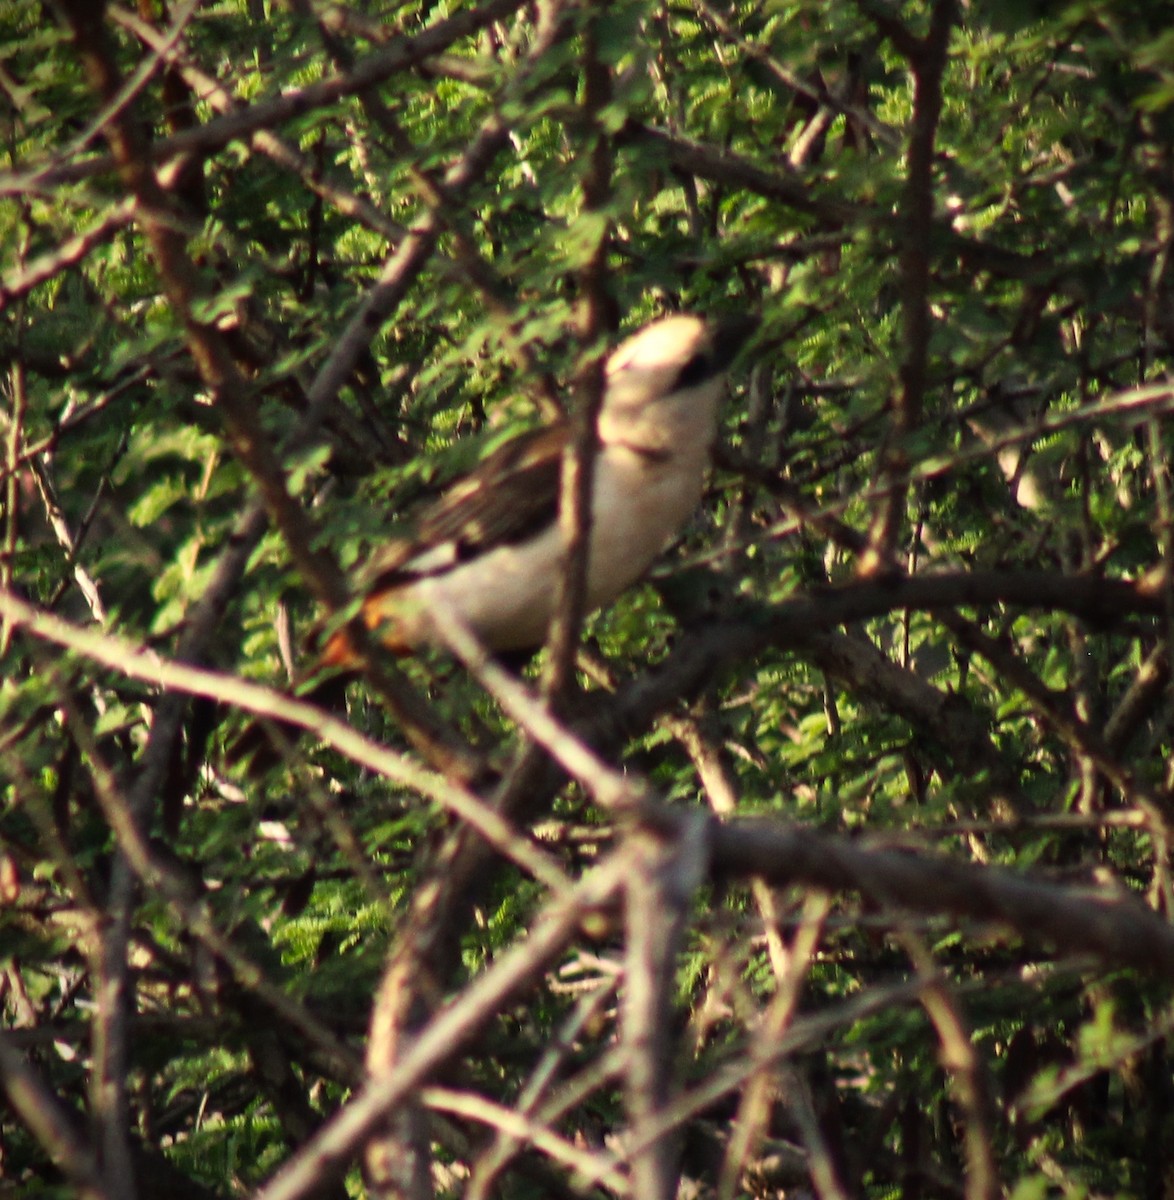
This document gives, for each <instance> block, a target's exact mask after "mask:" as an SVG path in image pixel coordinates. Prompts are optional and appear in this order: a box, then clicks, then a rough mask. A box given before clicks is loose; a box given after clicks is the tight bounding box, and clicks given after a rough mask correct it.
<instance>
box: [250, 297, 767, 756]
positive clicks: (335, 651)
mask: <svg viewBox="0 0 1174 1200" xmlns="http://www.w3.org/2000/svg"><path fill="white" fill-rule="evenodd" d="M756 327H757V321H756V320H754V319H752V318H750V317H747V316H738V317H728V318H724V319H712V318H706V317H702V316H698V315H695V314H692V313H674V314H671V315H668V316H663V317H661V318H659V319H656V320H653V321H652V322H650V323H649V324H646V325H644V326H643V327H642V328H641V329H639V330H637V331H636V332H635V333H633V334H631V335H630V336H629V337H627V338H626V339H625V340H624V341H623V342H621V343H620V345H619V346H618V347H617V348H616V349H615V350H613V351H612V352H611V354H610V355H609V356H608V358H607V360H606V363H605V368H604V387H603V395H602V399H601V403H600V406H599V411H598V417H597V422H596V432H597V435H598V444H597V449H596V454H595V458H594V463H593V474H592V478H591V504H590V513H591V520H590V533H589V538H588V546H587V553H586V571H585V585H584V611H585V612H592V611H594V610H596V609H598V608H602V607H604V606H605V605H608V604H610V603H611V602H612V601H613V600H615V599H616V597H618V596H619V595H620V594H621V593H622V592H623V591H625V590H626V589H627V588H629V587H630V586H631V585H632V584H634V583H635V582H636V581H637V580H638V579H639V578H640V577H641V576H642V575H643V574H644V573H645V571H646V570H647V569H648V568H649V566H650V565H651V564H652V562H653V561H654V560H655V559H656V557H657V556H658V555H659V554H660V553H661V551H662V550H664V549H665V547H666V546H667V545H668V543H669V542H671V541H672V540H673V538H674V537H675V536H676V535H677V534H678V533H679V532H680V529H681V527H682V526H683V525H684V523H685V522H686V521H687V520H688V518H689V517H690V515H691V514H692V513H693V511H694V510H695V509H696V507H697V504H698V502H699V501H700V499H701V493H702V488H703V486H704V480H705V472H706V469H707V467H708V464H709V456H710V451H711V448H712V445H713V442H714V440H715V438H716V434H717V421H718V412H719V408H720V404H721V400H722V397H723V395H724V391H725V383H726V375H727V371H728V369H729V367H730V366H731V364H732V363H733V361H734V359H735V358H736V357H737V355H738V353H739V351H740V350H741V348H742V346H743V345H744V343H745V342H746V340H747V338H748V337H749V336H750V334H751V333H752V332H753V330H754V329H755V328H756ZM572 437H573V429H572V425H571V423H570V421H568V420H566V419H562V420H559V421H557V422H555V423H554V424H551V425H548V426H546V427H544V428H539V429H536V430H532V431H529V432H527V433H522V434H519V435H517V436H515V437H513V438H512V439H510V440H508V441H507V442H505V443H504V444H502V445H501V446H499V447H498V448H497V449H496V450H495V451H494V452H493V453H491V454H490V455H489V456H488V457H487V458H485V459H484V460H483V461H482V462H481V463H480V464H479V465H478V466H477V467H475V468H474V469H473V470H472V471H471V472H470V473H469V474H468V475H467V476H465V477H464V478H463V479H460V480H458V481H457V482H456V483H455V484H453V485H452V486H451V487H450V488H449V489H448V490H447V491H446V492H444V493H443V494H442V495H441V496H440V498H439V499H438V500H437V501H435V502H434V503H433V504H432V505H431V506H429V507H427V508H426V509H425V510H424V511H423V512H422V513H421V514H420V516H419V517H418V519H417V520H416V521H415V523H414V531H413V533H412V535H411V536H408V537H404V538H397V539H395V540H394V541H392V542H391V543H389V544H388V545H387V546H385V547H384V548H382V549H381V550H380V551H378V552H376V554H375V555H374V557H373V558H372V559H371V561H370V562H369V563H368V565H367V567H366V569H365V570H364V571H363V572H362V573H361V575H360V577H359V579H358V580H357V582H356V595H357V596H359V597H360V598H361V599H360V603H359V606H358V615H359V618H360V619H361V620H362V622H363V624H364V625H365V626H366V627H367V629H368V630H369V631H370V632H371V634H372V636H373V637H374V638H376V639H378V641H379V642H381V643H382V644H383V646H384V647H385V648H386V649H388V650H390V651H391V652H392V653H394V654H397V655H410V654H413V653H415V652H417V651H418V650H420V649H421V648H423V647H425V646H443V644H444V638H443V632H442V630H441V629H440V628H439V627H438V624H437V623H436V622H434V621H433V620H432V614H434V613H435V612H437V611H440V612H442V613H445V614H448V615H450V616H451V615H455V616H456V617H457V618H459V619H460V620H461V621H462V623H463V624H464V625H465V626H467V627H468V628H469V629H470V630H471V631H472V632H473V633H474V634H475V635H476V636H477V637H478V639H479V640H480V641H481V642H482V643H483V644H484V646H485V647H486V648H487V649H488V650H489V651H491V652H493V653H495V654H498V655H502V656H511V655H515V654H517V653H519V652H523V653H524V652H527V651H534V650H536V649H539V648H540V647H541V646H542V645H543V644H544V642H545V640H546V636H547V633H548V631H549V628H550V624H551V622H552V620H553V618H554V608H555V603H556V595H557V591H558V586H557V585H558V581H559V577H560V572H561V571H562V569H563V564H564V560H565V552H564V541H563V533H562V531H561V529H560V526H559V522H558V508H559V480H560V472H561V469H562V462H563V458H564V454H565V451H566V449H567V447H568V445H569V442H570V439H571V438H572ZM360 661H361V659H360V654H359V652H358V650H357V649H356V647H355V645H354V642H353V639H352V637H351V635H350V634H349V633H348V631H347V629H346V628H345V627H344V628H340V629H337V630H335V631H334V632H332V633H329V634H328V635H327V636H326V637H325V640H324V643H323V645H322V649H321V652H320V654H319V657H318V659H317V661H316V663H315V664H314V667H313V669H312V671H311V672H310V673H309V675H308V676H307V678H311V679H317V678H320V677H321V676H322V674H323V672H327V671H330V672H332V673H333V674H335V675H336V676H337V674H338V673H339V672H340V671H341V672H345V671H347V670H350V671H354V670H355V669H357V668H358V666H359V664H360ZM234 757H238V756H234Z"/></svg>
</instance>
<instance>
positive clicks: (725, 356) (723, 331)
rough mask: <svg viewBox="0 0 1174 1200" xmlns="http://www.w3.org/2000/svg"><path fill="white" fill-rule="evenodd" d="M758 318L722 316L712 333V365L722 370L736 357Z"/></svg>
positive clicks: (751, 332)
mask: <svg viewBox="0 0 1174 1200" xmlns="http://www.w3.org/2000/svg"><path fill="white" fill-rule="evenodd" d="M758 324H759V322H758V318H757V317H751V316H740V317H723V318H722V319H721V320H719V321H718V322H717V323H716V325H715V327H714V333H713V357H714V366H716V367H718V368H719V369H721V370H724V369H725V368H726V367H728V366H729V365H730V363H732V362H733V361H734V359H735V358H737V357H738V352H739V351H740V350H741V349H742V347H743V346H744V345H745V344H746V341H747V339H748V338H749V337H750V336H751V334H753V333H754V331H755V330H756V329H757V328H758Z"/></svg>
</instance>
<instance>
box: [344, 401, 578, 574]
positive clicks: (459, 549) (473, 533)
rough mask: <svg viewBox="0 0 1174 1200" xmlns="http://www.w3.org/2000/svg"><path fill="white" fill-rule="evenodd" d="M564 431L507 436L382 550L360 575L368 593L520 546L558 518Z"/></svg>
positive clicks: (555, 428)
mask: <svg viewBox="0 0 1174 1200" xmlns="http://www.w3.org/2000/svg"><path fill="white" fill-rule="evenodd" d="M566 439H567V426H566V425H565V424H558V425H551V426H548V427H547V428H545V429H536V430H533V431H532V432H530V433H523V434H520V435H519V436H517V437H514V438H511V439H510V440H509V441H508V442H506V443H505V444H504V445H503V446H500V447H498V449H497V450H495V451H494V452H493V453H492V454H490V455H489V457H488V458H486V459H485V460H484V462H482V463H480V464H479V465H478V466H477V467H476V468H475V469H474V470H473V471H472V472H470V473H469V474H468V475H466V476H465V477H464V478H463V479H461V480H460V481H458V482H457V483H456V484H454V485H453V486H452V487H451V488H450V489H449V490H448V491H447V492H445V493H444V495H443V496H441V497H440V499H439V500H437V501H436V502H435V503H434V504H433V505H432V506H431V507H430V508H428V509H426V510H425V511H424V513H423V514H422V515H421V517H420V519H419V521H418V523H417V526H416V532H415V536H414V537H412V538H409V539H404V540H402V541H398V542H396V543H394V544H392V545H390V546H387V547H386V548H385V549H384V550H383V551H381V552H380V553H379V554H378V555H377V556H376V558H375V559H373V560H372V561H371V563H370V565H369V567H368V569H367V571H365V572H364V578H363V581H362V585H361V588H360V590H361V591H363V592H366V593H371V592H373V591H379V590H381V589H383V588H389V587H395V586H396V585H397V584H400V583H403V582H406V581H407V580H409V579H418V578H420V577H421V576H424V575H436V574H443V573H444V572H445V571H447V570H449V569H451V568H452V567H454V566H456V565H457V564H459V563H462V562H467V561H468V560H469V559H470V558H473V557H475V556H476V555H478V554H482V553H484V552H485V551H486V550H488V549H490V548H492V547H493V546H500V545H505V544H510V543H516V542H520V541H524V540H525V539H526V538H528V537H530V536H531V535H532V534H533V533H535V532H536V531H537V530H539V529H541V528H543V527H544V526H546V525H549V524H550V523H551V522H553V521H554V520H556V519H557V515H558V493H559V473H560V471H561V469H562V454H563V447H564V446H565V445H566Z"/></svg>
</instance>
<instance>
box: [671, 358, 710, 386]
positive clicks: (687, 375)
mask: <svg viewBox="0 0 1174 1200" xmlns="http://www.w3.org/2000/svg"><path fill="white" fill-rule="evenodd" d="M712 374H713V366H712V364H711V363H710V361H709V356H708V355H705V354H694V355H693V357H692V358H691V359H689V361H688V362H687V363H686V364H685V365H684V366H683V367H682V368H681V369H680V371H679V372H678V373H677V379H676V383H675V384H674V387H675V388H687V387H695V386H696V385H697V384H699V383H702V382H704V381H705V380H706V379H708V378H709V377H710V376H711V375H712Z"/></svg>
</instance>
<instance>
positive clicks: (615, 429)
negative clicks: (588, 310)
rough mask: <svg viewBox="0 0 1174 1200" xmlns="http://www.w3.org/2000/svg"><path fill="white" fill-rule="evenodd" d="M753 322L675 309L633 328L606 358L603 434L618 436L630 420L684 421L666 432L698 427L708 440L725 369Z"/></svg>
mask: <svg viewBox="0 0 1174 1200" xmlns="http://www.w3.org/2000/svg"><path fill="white" fill-rule="evenodd" d="M756 325H757V322H756V321H754V320H753V319H751V318H742V317H738V318H731V319H726V320H706V319H705V318H703V317H698V316H694V315H692V314H689V313H678V314H674V315H673V316H668V317H662V318H661V319H660V320H658V321H653V322H652V323H651V324H649V325H645V326H644V328H643V329H641V330H639V331H638V332H636V333H634V334H632V336H631V337H629V338H627V339H626V340H625V341H624V342H622V343H621V344H620V345H619V347H617V349H616V350H615V351H614V352H613V353H612V355H611V356H610V357H609V358H608V360H607V388H606V392H605V394H604V401H603V409H602V412H601V413H600V419H599V433H600V437H601V439H602V440H603V441H604V442H607V441H609V440H613V439H614V440H622V439H623V438H624V437H625V436H627V434H626V431H627V430H628V429H629V428H630V427H631V426H632V425H633V424H634V423H636V424H640V425H645V424H646V423H648V422H667V423H670V424H672V425H676V426H681V425H682V423H687V424H685V425H684V427H682V428H679V429H677V430H675V431H672V430H669V429H668V428H666V429H665V433H666V435H670V434H671V435H673V436H675V435H677V434H679V435H681V436H689V435H691V434H693V433H694V432H695V431H696V432H698V433H701V434H704V435H705V437H706V440H707V441H708V439H709V438H711V437H712V434H713V424H714V421H715V419H716V410H717V403H718V400H719V398H720V396H721V392H722V385H723V381H724V379H725V373H726V370H727V368H728V367H729V365H730V364H731V363H732V362H733V360H734V358H735V357H736V356H737V354H738V351H739V350H740V349H741V348H742V345H743V343H744V342H745V341H746V339H747V337H749V335H750V334H751V332H752V331H753V330H754V328H755V327H756ZM689 424H691V425H693V426H695V427H696V430H694V429H691V428H689V427H688V426H689ZM702 425H704V426H705V428H704V429H702V428H701V426H702ZM658 440H660V439H658Z"/></svg>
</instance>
